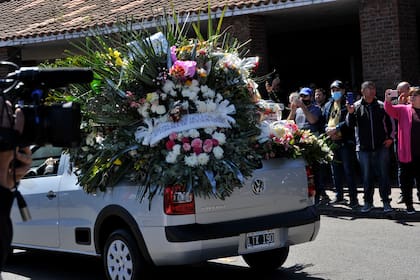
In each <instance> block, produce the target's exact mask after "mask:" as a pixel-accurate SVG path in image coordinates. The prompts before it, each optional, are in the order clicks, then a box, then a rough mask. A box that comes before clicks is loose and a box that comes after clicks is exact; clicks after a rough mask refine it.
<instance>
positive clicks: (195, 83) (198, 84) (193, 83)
mask: <svg viewBox="0 0 420 280" xmlns="http://www.w3.org/2000/svg"><path fill="white" fill-rule="evenodd" d="M190 87H191V88H197V89H194V90H197V91H199V90H200V83H199V82H198V81H197V80H196V79H194V80H192V81H191V85H190Z"/></svg>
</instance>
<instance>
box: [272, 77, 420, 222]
mask: <svg viewBox="0 0 420 280" xmlns="http://www.w3.org/2000/svg"><path fill="white" fill-rule="evenodd" d="M265 89H266V93H267V94H266V97H267V98H268V99H271V100H273V101H275V102H280V103H284V108H285V112H284V113H283V118H284V119H287V120H293V121H294V122H295V123H296V124H297V126H298V127H299V128H300V129H307V130H310V131H311V132H313V133H314V134H315V135H321V134H322V135H326V136H328V138H329V139H330V142H331V143H332V147H333V152H334V157H333V161H332V163H331V164H325V163H323V164H320V166H316V167H315V171H316V172H315V185H316V196H315V203H316V204H346V205H348V206H350V207H351V208H352V209H353V210H355V211H361V212H363V213H367V212H369V211H371V210H372V209H373V208H374V204H373V196H374V192H375V187H376V186H377V187H378V189H379V195H380V198H381V201H382V207H383V211H384V212H391V211H393V208H392V207H391V204H390V202H391V198H390V196H391V176H390V174H393V173H392V172H393V171H394V169H395V178H396V179H397V183H398V185H399V187H400V189H401V196H400V199H399V201H398V203H405V205H406V213H407V214H414V213H415V209H414V207H413V195H412V193H413V187H416V189H417V198H418V199H419V201H420V175H419V174H420V173H418V172H416V171H415V170H416V168H417V167H420V146H418V145H415V143H416V142H415V140H414V139H416V137H417V136H420V88H419V87H413V86H411V85H410V84H409V83H408V82H406V81H402V82H400V83H399V84H398V85H397V86H396V88H395V89H387V90H386V91H385V93H384V100H380V98H378V96H377V92H376V86H375V83H374V82H373V81H364V82H363V83H362V84H361V87H360V93H353V92H350V91H349V89H348V88H347V87H346V86H345V84H344V83H343V82H342V81H340V80H335V81H332V82H331V84H330V87H329V89H328V90H326V89H324V88H319V87H316V86H314V85H313V84H312V85H310V86H308V87H306V86H303V87H301V88H299V89H298V90H297V91H295V92H291V93H285V92H282V91H281V90H280V78H279V77H278V76H276V77H275V78H274V79H272V80H267V82H266V84H265ZM393 93H395V94H393ZM393 159H395V161H396V165H395V166H396V167H395V168H393V166H394V165H393V164H392V160H393ZM358 175H360V176H358ZM358 177H360V182H357V179H356V178H358ZM328 182H331V183H332V185H333V189H334V193H335V197H333V198H330V197H329V196H328V195H327V194H326V191H325V190H326V188H327V184H328ZM359 184H360V185H362V186H363V204H362V205H361V204H360V201H359V198H358V190H357V186H358V185H359ZM345 188H347V192H348V198H346V197H345V191H344V189H345Z"/></svg>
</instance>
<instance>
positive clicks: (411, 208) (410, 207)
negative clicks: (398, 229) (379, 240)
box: [405, 206, 416, 215]
mask: <svg viewBox="0 0 420 280" xmlns="http://www.w3.org/2000/svg"><path fill="white" fill-rule="evenodd" d="M405 212H406V213H407V214H409V215H412V214H415V213H416V209H414V207H413V206H407V210H405Z"/></svg>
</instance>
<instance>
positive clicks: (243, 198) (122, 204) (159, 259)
mask: <svg viewBox="0 0 420 280" xmlns="http://www.w3.org/2000/svg"><path fill="white" fill-rule="evenodd" d="M48 158H53V159H55V161H54V163H55V166H54V168H52V167H51V166H48V167H47V166H46V165H45V164H43V162H44V161H45V160H46V159H48ZM51 162H52V161H51V159H50V160H49V163H51ZM47 171H48V172H47ZM307 175H308V174H307V171H306V169H305V162H304V161H303V160H301V159H297V160H289V159H271V160H268V161H264V162H263V164H262V167H261V168H260V169H257V170H256V171H255V172H254V173H253V176H252V178H249V179H248V180H247V182H246V184H245V185H244V187H242V188H240V189H235V190H234V192H233V193H232V195H231V196H229V197H228V198H226V199H225V200H221V199H217V198H208V197H207V198H205V197H198V196H188V197H187V199H185V194H184V193H181V192H179V191H178V190H177V189H174V188H167V189H165V190H164V194H162V195H157V196H156V197H155V198H154V199H153V200H152V202H151V204H149V201H148V200H147V199H146V200H145V201H139V197H138V194H139V187H138V186H136V185H133V184H130V183H127V182H124V181H122V182H120V183H119V185H118V186H116V187H114V188H113V189H109V190H108V191H106V192H99V193H97V194H87V193H86V192H85V191H84V190H83V189H82V188H81V187H80V186H79V185H77V177H76V176H75V175H74V174H73V172H72V170H71V163H70V161H69V156H68V155H67V154H65V153H62V151H61V149H60V148H56V147H51V146H44V147H39V148H38V149H35V150H34V152H33V168H32V169H31V171H30V173H29V174H28V176H27V178H25V179H23V180H22V181H21V183H20V186H19V189H20V191H21V193H22V194H23V196H24V198H25V200H26V202H27V204H28V208H29V211H30V214H31V216H32V219H31V220H29V221H25V222H24V221H22V218H21V216H20V212H19V209H18V207H17V205H16V203H15V205H14V207H13V210H12V220H13V226H14V238H13V244H12V246H13V248H23V249H26V250H30V249H41V250H47V251H59V252H68V253H78V254H85V255H93V256H98V257H102V258H103V261H104V268H105V270H106V275H107V277H108V279H142V278H143V276H144V275H145V274H146V273H147V272H148V271H149V270H148V268H150V267H152V266H161V265H182V264H190V263H196V262H201V261H206V260H210V259H215V258H220V257H227V256H237V255H241V256H242V257H243V259H244V260H245V262H246V263H247V264H248V265H249V266H250V267H251V268H252V269H260V270H263V271H264V270H272V269H277V268H278V267H280V266H281V265H282V264H283V263H284V262H285V260H286V258H287V256H288V253H289V246H291V245H295V244H300V243H303V242H308V241H313V240H314V239H315V238H316V236H317V234H318V231H319V226H320V216H319V214H318V213H317V210H316V209H315V207H314V205H313V197H312V196H313V194H314V193H313V189H312V185H311V181H310V180H308V177H307ZM179 198H182V202H181V201H179V200H178V199H179Z"/></svg>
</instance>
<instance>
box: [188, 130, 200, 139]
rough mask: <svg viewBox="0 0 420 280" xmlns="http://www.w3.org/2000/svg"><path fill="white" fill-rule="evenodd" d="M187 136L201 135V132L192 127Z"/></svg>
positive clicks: (195, 136)
mask: <svg viewBox="0 0 420 280" xmlns="http://www.w3.org/2000/svg"><path fill="white" fill-rule="evenodd" d="M187 137H191V138H197V137H200V132H198V130H197V129H190V130H188V136H187Z"/></svg>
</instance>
